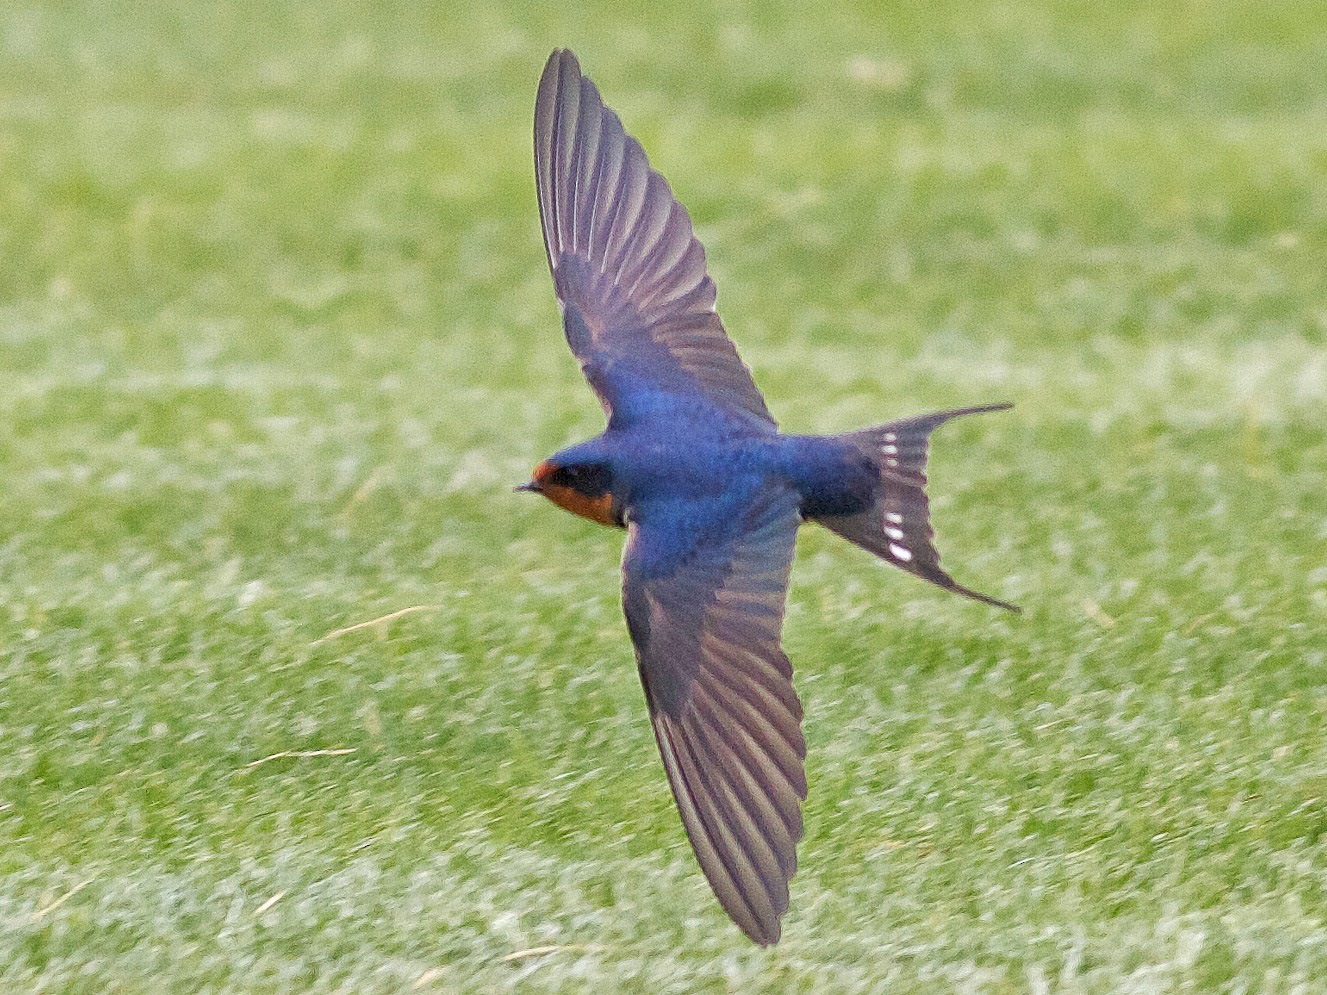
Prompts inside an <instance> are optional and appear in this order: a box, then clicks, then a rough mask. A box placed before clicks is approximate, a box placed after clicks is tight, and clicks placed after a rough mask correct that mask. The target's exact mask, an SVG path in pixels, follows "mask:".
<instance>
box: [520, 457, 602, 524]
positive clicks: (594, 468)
mask: <svg viewBox="0 0 1327 995" xmlns="http://www.w3.org/2000/svg"><path fill="white" fill-rule="evenodd" d="M612 483H613V473H612V471H611V470H610V469H609V467H608V466H607V464H605V463H565V464H564V463H559V462H557V461H556V460H553V459H546V460H544V461H543V462H541V463H540V464H539V465H538V466H536V467H535V468H534V472H533V473H531V474H530V482H529V483H527V484H521V485H520V486H519V487H517V488H516V489H517V490H518V491H533V492H534V493H535V494H542V495H543V496H544V497H546V498H548V500H550V501H552V502H553V503H554V504H555V505H557V506H558V507H559V508H565V509H566V510H567V511H570V512H571V513H572V514H573V515H580V516H581V517H582V518H588V519H589V520H590V521H592V522H598V523H599V524H600V525H618V526H620V525H622V514H621V511H620V509H619V508H618V507H617V505H616V502H614V500H613V493H612Z"/></svg>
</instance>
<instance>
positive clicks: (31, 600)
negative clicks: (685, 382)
mask: <svg viewBox="0 0 1327 995" xmlns="http://www.w3.org/2000/svg"><path fill="white" fill-rule="evenodd" d="M642 6H644V5H642ZM555 45H569V46H571V47H573V48H575V49H576V50H577V52H578V53H579V55H580V57H581V59H582V62H583V64H584V66H585V68H586V70H587V72H589V73H590V74H591V75H592V76H593V77H594V78H595V79H596V80H597V81H598V82H599V84H600V85H601V87H602V89H603V91H604V93H605V94H606V96H607V98H608V100H609V102H610V103H611V104H612V105H613V106H615V107H616V108H617V109H618V110H619V111H620V112H621V114H622V116H623V118H624V120H625V121H626V122H627V125H628V127H629V128H630V129H631V130H632V131H633V132H634V133H635V134H636V135H638V136H639V137H640V139H641V140H642V142H643V143H644V145H645V147H646V148H647V150H648V151H649V152H650V154H651V156H652V159H653V161H654V163H655V165H656V166H658V167H659V168H660V169H661V170H662V171H663V172H664V173H665V174H666V175H667V176H668V178H669V179H670V180H671V182H672V184H673V186H674V188H675V189H676V191H677V192H678V194H679V196H680V197H681V198H682V200H683V201H684V202H685V203H686V204H687V205H688V207H689V208H690V209H691V211H692V213H693V216H694V217H695V220H696V224H697V228H698V230H699V232H700V235H701V237H702V239H703V241H704V242H705V244H706V246H707V248H708V250H709V257H710V261H711V271H712V273H713V274H714V276H715V279H716V282H717V284H718V286H719V290H720V308H721V311H722V313H723V315H724V317H725V319H726V321H727V324H728V326H729V328H730V330H731V331H732V332H733V334H734V336H735V338H736V339H737V341H738V343H739V345H740V347H741V348H742V351H743V354H744V356H745V358H746V359H747V361H748V362H749V363H750V364H751V365H752V367H753V368H754V370H755V373H756V376H757V379H758V380H759V382H760V384H761V385H762V387H763V388H764V391H765V393H766V396H767V397H768V399H769V402H770V405H771V407H772V409H773V410H774V411H775V412H776V414H777V415H778V416H779V417H780V418H781V420H782V422H783V424H784V426H785V427H786V428H787V429H789V430H792V431H800V432H832V431H838V430H844V429H849V428H855V427H859V426H862V425H865V424H871V423H876V422H879V421H883V420H887V419H889V418H892V417H898V416H903V415H908V414H913V413H917V412H921V411H926V410H929V409H934V408H938V407H943V406H948V405H955V404H969V403H980V402H985V401H998V400H1012V401H1015V402H1016V403H1017V407H1016V408H1015V410H1014V411H1013V412H1012V413H1010V414H1004V415H998V416H988V417H986V418H983V419H973V420H971V421H969V422H964V423H956V424H954V425H953V426H950V427H947V428H945V429H944V430H943V431H942V432H941V433H940V434H939V435H938V437H937V440H936V446H935V455H934V463H933V474H932V480H933V488H934V493H935V496H936V497H935V507H936V514H935V517H936V525H937V529H938V531H939V535H940V545H941V549H942V552H943V553H944V555H945V557H946V563H947V564H948V565H949V566H950V567H951V568H952V570H953V571H954V573H955V574H956V576H957V577H958V578H959V579H960V580H961V581H962V582H964V583H968V584H972V585H974V586H976V587H978V588H981V589H984V590H989V591H990V592H991V593H993V594H995V595H998V596H999V597H1003V598H1010V599H1013V600H1016V601H1019V602H1021V603H1023V604H1024V605H1025V607H1026V613H1025V614H1024V615H1022V616H1021V617H1011V616H1007V615H1004V614H1001V613H999V612H996V611H993V610H989V609H987V608H985V607H983V606H980V605H976V604H973V603H970V602H966V601H963V600H961V599H958V598H954V597H951V596H947V595H945V594H943V593H942V592H939V591H937V590H935V589H932V588H930V587H927V586H926V585H923V584H921V583H919V582H917V581H915V580H912V579H910V578H908V577H906V576H904V575H903V574H901V573H899V572H897V571H890V570H888V569H886V568H884V567H882V566H881V565H880V564H879V563H878V562H876V561H873V560H872V559H871V558H870V557H868V556H866V555H865V554H863V553H861V552H859V551H857V550H854V549H853V548H850V547H849V546H847V545H846V544H844V543H842V542H839V541H836V540H834V539H833V538H832V537H830V536H829V535H827V534H826V533H823V532H820V531H817V530H814V529H807V530H805V531H804V534H803V535H802V537H801V539H800V540H799V555H798V560H797V564H796V566H795V569H794V579H793V588H792V591H791V594H790V603H789V617H788V624H787V630H786V644H787V649H788V651H789V654H790V655H791V657H792V659H793V661H794V663H795V666H796V667H797V671H798V687H799V690H800V692H801V694H802V696H803V698H804V700H805V704H806V710H807V723H806V729H807V735H808V739H809V744H810V757H809V760H808V767H809V775H810V781H811V792H810V797H809V799H808V801H807V809H806V817H807V835H806V839H805V842H804V844H803V846H802V848H801V870H800V872H799V873H798V875H797V877H796V879H795V880H794V884H793V888H792V903H793V904H792V911H791V912H790V913H789V915H788V917H787V920H786V922H785V940H784V942H783V943H782V944H781V945H780V946H779V947H777V948H776V949H773V950H769V951H764V950H759V949H757V948H755V947H753V946H751V945H750V944H748V943H747V942H746V941H745V940H744V939H743V938H742V937H741V936H740V934H739V933H738V932H737V930H736V929H734V928H733V927H732V926H731V925H729V923H728V922H727V921H726V919H725V918H724V917H723V915H722V913H721V912H720V911H719V909H718V907H717V905H716V904H715V903H714V901H713V900H712V898H711V896H710V893H709V891H708V889H707V887H706V885H705V883H704V881H703V879H702V877H701V875H700V873H699V871H698V870H697V869H696V867H695V864H694V861H693V859H692V857H691V855H690V852H689V851H688V849H687V848H686V845H685V842H684V839H683V836H682V831H681V827H680V824H679V822H678V819H677V816H676V814H675V812H674V810H673V806H672V803H671V799H670V797H669V795H668V791H667V788H666V785H665V781H664V778H663V774H662V770H661V768H660V765H659V762H658V759H657V757H656V755H655V749H654V745H653V741H652V737H651V733H650V730H649V726H648V722H647V720H646V716H645V710H644V706H643V700H642V695H641V692H640V689H639V686H638V684H637V679H636V675H635V673H634V666H633V664H632V660H631V650H630V646H629V642H628V639H627V635H626V631H625V628H624V626H623V624H622V622H621V619H620V615H619V608H618V597H617V586H618V580H617V557H618V550H619V547H620V542H621V539H620V536H619V535H617V534H614V533H611V532H608V531H605V530H601V529H596V528H595V527H593V526H591V525H589V524H587V523H584V522H582V521H580V520H576V519H573V518H571V517H570V516H566V515H563V514H561V513H560V512H558V511H556V509H553V508H552V507H550V506H548V505H546V504H544V503H541V502H536V501H534V500H530V499H528V498H526V497H525V496H523V495H516V494H512V493H510V488H511V486H512V485H513V484H515V483H518V482H520V481H522V480H524V479H525V476H526V474H527V473H528V471H529V467H530V466H531V465H532V464H533V463H534V462H535V461H537V460H538V459H539V458H541V457H542V456H544V455H545V454H547V453H548V452H550V451H552V450H553V449H555V448H557V447H558V446H560V445H563V444H565V443H568V442H570V441H572V440H575V439H579V438H582V437H586V436H588V435H591V434H593V433H595V432H597V431H598V430H599V428H600V424H601V415H600V412H599V409H598V407H597V405H596V404H595V402H594V400H593V398H592V397H591V395H590V393H589V392H588V390H587V389H586V388H585V387H584V385H583V383H582V382H581V379H580V376H579V372H578V370H577V368H576V365H575V363H574V361H573V360H572V358H571V356H570V355H569V353H568V352H567V350H566V348H565V345H564V343H563V341H562V337H561V333H560V330H559V327H558V322H557V311H556V308H555V306H554V302H553V296H552V292H551V287H550V283H549V279H548V275H547V273H546V271H545V265H544V260H543V253H542V248H541V245H540V241H539V227H538V221H537V215H536V212H535V206H534V192H533V183H532V177H531V172H532V170H531V149H530V123H531V115H532V103H533V95H534V85H535V82H536V80H537V78H538V74H539V71H540V69H541V67H542V64H543V60H544V58H545V57H546V56H547V54H548V51H549V50H550V49H551V48H552V47H553V46H555ZM1324 65H1327V14H1325V13H1324V11H1323V8H1322V4H1321V3H1320V0H1302V2H1295V0H1272V2H1269V3H1265V4H1252V3H1248V4H1243V3H1232V4H1215V3H1213V4H1207V3H1201V2H1189V3H1177V2H1169V3H1161V4H1143V3H1127V2H1126V3H1114V4H1100V3H1086V2H1081V3H1080V2H1070V0H1035V2H1028V3H980V2H975V0H973V2H959V0H950V2H940V3H930V2H928V3H907V4H898V5H886V4H879V5H876V4H866V3H861V4H856V5H842V6H835V7H833V8H832V9H826V8H822V7H821V6H820V5H817V4H809V3H807V4H799V3H764V4H759V5H757V4H744V3H737V2H729V3H721V4H717V5H712V6H707V7H700V6H693V5H690V4H686V3H680V2H679V3H674V2H664V0H658V2H655V3H653V4H650V5H648V9H647V10H644V11H642V10H641V9H638V6H637V5H634V4H614V3H598V2H590V3H579V4H574V5H572V4H566V5H556V6H554V5H550V6H548V7H546V8H540V9H527V8H525V7H518V6H516V5H512V6H511V7H502V6H497V5H490V4H482V5H481V4H476V5H473V6H472V5H470V4H465V3H462V4H440V3H439V4H432V3H429V4H420V3H399V4H398V3H385V4H380V5H368V4H352V3H313V2H307V3H282V2H272V0H216V2H213V3H208V4H195V3H192V2H185V0H179V2H160V3H155V4H134V3H109V2H108V3H92V2H83V3H74V2H68V3H60V2H55V0H50V2H33V0H12V2H8V3H6V4H5V6H4V8H3V12H0V383H2V384H3V387H0V925H3V929H0V988H2V989H3V990H5V991H46V992H61V993H63V992H97V993H101V992H138V991H149V990H153V991H177V992H192V991H212V992H221V991H246V992H288V991H306V990H307V991H318V992H332V991H346V992H396V991H414V990H421V991H461V992H468V991H489V990H492V991H500V990H508V989H518V990H522V991H566V992H577V991H600V992H608V991H624V992H627V991H642V992H650V993H663V992H700V991H707V992H708V991H714V992H725V991H742V992H748V991H768V992H786V991H807V992H810V991H818V992H848V991H875V992H891V993H911V992H970V993H1005V992H1032V993H1051V992H1066V993H1068V992H1075V993H1077V992H1083V993H1088V992H1091V993H1106V992H1167V991H1179V990H1187V991H1199V992H1230V993H1244V992H1250V993H1252V992H1292V991H1299V992H1303V991H1311V990H1313V989H1314V988H1315V987H1316V986H1318V985H1320V984H1322V979H1323V978H1324V977H1325V976H1327V745H1324V735H1323V731H1324V726H1325V725H1327V691H1325V687H1327V636H1325V635H1324V633H1327V497H1324V490H1325V489H1327V441H1325V438H1324V427H1325V425H1327V413H1325V412H1327V265H1324V264H1325V262H1327V77H1325V76H1324V70H1323V67H1324ZM411 607H420V608H421V609H422V610H419V611H415V612H413V613H409V614H405V615H403V616H401V617H400V618H399V619H397V620H395V621H393V622H390V623H384V624H382V625H379V626H375V627H371V628H367V629H363V630H358V631H355V632H352V633H349V634H345V635H340V636H336V637H334V638H331V639H327V640H324V641H319V640H321V639H322V638H323V637H325V636H327V635H328V634H329V633H331V632H333V631H334V630H337V629H340V628H344V627H347V626H351V625H354V624H356V623H359V622H364V621H367V620H370V619H374V618H376V617H378V616H381V615H384V614H387V613H391V612H396V611H399V610H401V609H404V608H411ZM319 751H326V752H319ZM301 753H302V754H308V753H314V754H315V755H303V756H291V755H287V756H283V757H278V758H275V759H267V760H264V758H268V757H271V756H272V755H274V754H301ZM540 946H558V947H561V948H562V949H559V950H557V951H555V952H552V953H549V954H547V955H546V956H541V957H536V956H529V957H521V958H518V959H515V960H504V958H505V957H507V956H508V955H510V954H513V953H516V952H520V951H526V950H529V949H530V948H534V947H540Z"/></svg>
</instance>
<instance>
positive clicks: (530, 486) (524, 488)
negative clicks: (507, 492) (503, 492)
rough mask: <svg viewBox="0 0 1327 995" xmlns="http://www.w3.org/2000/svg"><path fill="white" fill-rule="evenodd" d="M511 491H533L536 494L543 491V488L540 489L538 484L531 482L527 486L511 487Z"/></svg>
mask: <svg viewBox="0 0 1327 995" xmlns="http://www.w3.org/2000/svg"><path fill="white" fill-rule="evenodd" d="M512 490H513V491H533V492H534V493H536V494H538V493H539V492H540V491H541V490H543V488H542V487H540V486H539V485H538V484H536V483H535V482H534V481H533V480H532V481H530V482H529V483H528V484H519V485H517V486H516V487H513V488H512Z"/></svg>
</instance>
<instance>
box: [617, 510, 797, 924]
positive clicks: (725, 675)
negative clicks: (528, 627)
mask: <svg viewBox="0 0 1327 995" xmlns="http://www.w3.org/2000/svg"><path fill="white" fill-rule="evenodd" d="M738 503H740V505H741V506H740V507H734V504H738ZM722 504H723V506H722V507H719V508H715V509H711V510H709V511H708V512H698V510H697V508H696V507H695V506H694V505H689V504H687V503H685V502H681V503H678V504H676V505H671V506H670V505H666V504H663V505H659V506H657V507H647V508H645V509H643V510H642V512H641V514H640V515H639V517H638V518H637V520H635V521H633V522H632V523H631V525H630V532H629V535H628V540H627V546H626V551H625V553H624V555H623V561H622V572H623V579H622V591H623V597H622V601H623V607H624V609H625V611H626V615H627V625H628V628H629V629H630V631H631V637H632V640H633V641H634V643H635V646H636V659H637V663H638V664H639V666H640V674H641V680H642V681H643V682H644V684H645V697H646V700H647V701H648V703H649V707H650V718H651V720H652V721H653V723H654V734H655V738H656V739H657V740H658V743H659V750H660V752H661V753H662V754H663V762H664V767H665V769H666V770H667V772H668V780H669V782H670V784H671V785H672V788H673V796H674V797H675V798H676V799H677V806H678V808H679V809H680V810H681V813H682V822H683V824H684V825H685V826H686V830H687V835H688V836H689V837H690V839H691V846H692V849H694V850H695V852H696V857H697V859H698V860H699V861H700V866H701V869H702V870H703V871H704V872H705V876H706V877H707V878H708V879H709V882H710V886H711V887H712V888H713V889H714V892H715V894H716V895H717V896H718V898H719V902H720V904H721V905H722V906H723V908H724V910H725V911H726V912H727V913H728V915H729V916H731V917H732V919H733V921H734V922H736V923H737V925H738V926H740V927H741V928H742V930H743V931H744V932H745V933H746V934H747V935H748V936H750V937H751V938H752V939H753V940H755V941H756V942H757V943H761V944H769V943H774V942H776V941H777V940H778V938H779V919H780V918H781V917H782V915H783V913H784V912H785V911H786V910H787V908H788V881H789V879H790V878H791V877H792V875H793V871H794V870H795V868H796V863H797V854H796V846H797V841H798V840H799V839H801V836H802V813H801V803H802V801H803V800H804V799H805V798H806V775H805V771H804V767H803V763H804V760H805V758H806V743H805V740H804V739H803V738H802V729H801V719H802V706H801V703H800V702H799V701H798V700H797V694H796V692H795V691H794V690H793V683H792V667H791V666H790V664H789V663H788V658H787V657H786V656H785V655H784V653H783V650H782V648H781V647H780V645H779V634H780V630H781V628H782V624H783V606H784V599H785V597H786V593H787V588H788V573H789V570H790V567H791V564H792V557H793V543H794V538H795V536H796V532H797V525H798V522H799V520H800V519H799V515H798V510H797V503H796V499H795V497H794V496H793V495H792V494H791V493H790V492H787V491H784V490H779V489H773V488H771V489H768V490H764V491H762V492H761V493H759V494H758V495H755V496H754V497H750V498H745V497H744V498H743V499H742V500H741V502H731V501H728V502H723V503H722ZM679 539H682V541H681V542H679Z"/></svg>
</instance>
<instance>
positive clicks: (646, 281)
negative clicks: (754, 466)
mask: <svg viewBox="0 0 1327 995" xmlns="http://www.w3.org/2000/svg"><path fill="white" fill-rule="evenodd" d="M534 149H535V181H536V187H537V189H538V194H539V217H540V223H541V226H542V228H543V232H544V246H545V249H546V250H547V253H548V264H549V268H550V270H551V271H552V273H553V283H554V288H555V289H556V291H557V294H558V300H559V301H560V303H561V305H562V309H563V315H564V322H565V323H566V326H567V340H568V342H569V343H570V345H571V347H572V351H573V352H574V353H575V354H576V356H577V358H578V359H579V360H580V361H581V365H582V367H583V368H584V369H585V373H586V376H587V378H588V379H589V381H590V385H591V386H592V387H593V388H594V390H595V392H596V393H597V394H598V395H599V399H600V401H602V402H603V405H604V407H605V409H606V410H607V411H608V413H609V416H610V417H611V418H612V419H614V420H615V421H616V422H617V423H618V424H626V423H628V422H630V421H632V420H633V419H636V418H640V417H643V416H644V415H646V414H652V413H657V412H660V411H665V412H679V411H684V410H695V409H696V408H697V406H699V407H700V408H701V409H702V410H703V411H704V412H705V413H706V415H708V416H710V417H718V418H722V419H726V420H727V421H728V422H730V423H732V425H734V426H736V427H738V428H740V429H742V430H745V431H749V432H761V433H764V432H772V431H773V430H774V428H775V425H774V419H773V418H772V417H770V413H769V410H768V408H766V406H765V401H764V398H762V397H761V395H760V391H759V390H758V389H757V388H756V385H755V382H754V381H753V380H752V379H751V373H750V371H749V370H748V369H747V368H746V366H744V365H743V364H742V360H741V359H740V357H739V356H738V355H737V349H736V348H735V347H734V346H733V343H732V341H731V340H730V339H729V338H728V335H727V333H726V332H725V331H724V327H723V323H722V322H721V321H720V320H719V316H718V314H717V313H716V312H715V310H714V297H715V295H714V283H713V281H711V280H710V278H709V275H708V274H707V273H706V268H705V250H704V249H703V248H702V247H701V245H700V242H699V241H697V240H696V237H695V233H694V231H693V229H692V225H691V218H690V216H689V215H688V214H687V212H686V209H685V208H684V207H683V206H682V205H681V204H680V203H678V201H677V200H676V199H675V198H674V197H673V194H672V191H671V190H670V189H669V186H668V182H667V181H666V180H665V179H664V178H663V177H662V176H661V175H659V174H658V173H657V172H655V171H654V170H652V169H651V168H650V163H649V160H648V159H647V158H646V155H645V152H644V150H642V149H641V147H640V143H639V142H637V141H636V140H635V139H634V138H632V137H631V136H630V135H628V134H627V133H626V131H625V130H624V129H623V127H622V122H621V121H620V120H619V119H618V116H617V115H616V114H615V113H614V112H613V111H612V110H610V109H609V108H607V107H605V106H604V104H603V100H602V99H601V98H600V96H599V91H598V89H597V88H596V87H595V85H594V83H592V82H591V81H590V80H589V79H587V78H586V77H585V76H583V75H581V71H580V66H579V65H578V64H577V62H576V57H575V56H574V55H572V54H571V53H570V52H568V51H565V50H558V51H555V52H554V53H553V54H552V55H551V56H550V57H549V60H548V65H547V66H546V67H545V68H544V74H543V77H542V78H541V79H540V82H539V93H538V95H537V97H536V98H535V129H534ZM649 392H653V393H654V394H656V395H665V397H664V398H663V399H661V398H660V397H659V396H655V397H651V398H644V399H642V397H641V395H642V394H643V393H649Z"/></svg>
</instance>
